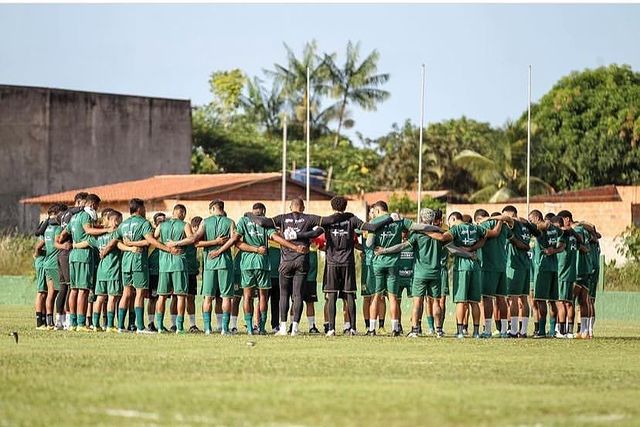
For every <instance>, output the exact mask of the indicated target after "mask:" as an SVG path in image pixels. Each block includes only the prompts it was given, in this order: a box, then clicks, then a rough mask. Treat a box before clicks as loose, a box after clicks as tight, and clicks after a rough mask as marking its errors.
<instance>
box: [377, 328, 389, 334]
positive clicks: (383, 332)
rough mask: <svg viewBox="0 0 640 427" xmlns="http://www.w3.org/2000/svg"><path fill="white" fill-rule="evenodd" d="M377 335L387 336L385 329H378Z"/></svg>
mask: <svg viewBox="0 0 640 427" xmlns="http://www.w3.org/2000/svg"><path fill="white" fill-rule="evenodd" d="M377 334H378V335H387V330H386V329H385V328H378V332H377Z"/></svg>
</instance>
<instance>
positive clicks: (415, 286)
mask: <svg viewBox="0 0 640 427" xmlns="http://www.w3.org/2000/svg"><path fill="white" fill-rule="evenodd" d="M441 279H442V277H437V278H436V277H432V278H425V277H414V278H413V283H412V284H411V295H413V296H414V297H432V298H440V297H441V296H442V280H441Z"/></svg>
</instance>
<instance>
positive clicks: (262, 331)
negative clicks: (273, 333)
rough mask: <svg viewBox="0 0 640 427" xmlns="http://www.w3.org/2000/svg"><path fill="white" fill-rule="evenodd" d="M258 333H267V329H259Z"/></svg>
mask: <svg viewBox="0 0 640 427" xmlns="http://www.w3.org/2000/svg"><path fill="white" fill-rule="evenodd" d="M258 335H267V330H266V329H261V330H259V331H258Z"/></svg>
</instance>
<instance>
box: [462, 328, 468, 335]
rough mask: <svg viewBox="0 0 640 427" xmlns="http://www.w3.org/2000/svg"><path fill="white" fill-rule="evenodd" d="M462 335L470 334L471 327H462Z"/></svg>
mask: <svg viewBox="0 0 640 427" xmlns="http://www.w3.org/2000/svg"><path fill="white" fill-rule="evenodd" d="M462 335H464V336H465V337H467V336H469V328H467V327H464V328H462Z"/></svg>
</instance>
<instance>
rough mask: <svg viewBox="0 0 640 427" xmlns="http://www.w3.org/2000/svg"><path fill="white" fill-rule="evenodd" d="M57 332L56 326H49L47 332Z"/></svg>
mask: <svg viewBox="0 0 640 427" xmlns="http://www.w3.org/2000/svg"><path fill="white" fill-rule="evenodd" d="M55 330H56V327H55V326H53V325H49V326H47V331H55Z"/></svg>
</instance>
